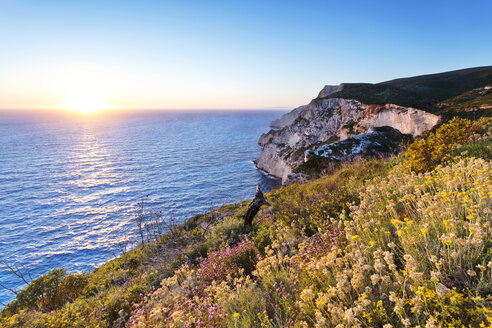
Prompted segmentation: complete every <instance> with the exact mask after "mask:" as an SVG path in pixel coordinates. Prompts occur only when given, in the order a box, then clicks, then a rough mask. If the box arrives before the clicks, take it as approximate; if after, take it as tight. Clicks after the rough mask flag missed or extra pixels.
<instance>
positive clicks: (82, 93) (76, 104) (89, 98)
mask: <svg viewBox="0 0 492 328" xmlns="http://www.w3.org/2000/svg"><path fill="white" fill-rule="evenodd" d="M60 107H61V108H63V109H67V110H72V111H76V112H79V113H82V114H89V113H94V112H98V111H101V110H107V109H112V108H114V107H113V106H110V105H108V104H106V103H105V102H104V101H103V100H102V97H101V96H100V95H99V94H98V93H97V92H94V91H91V90H77V92H73V93H72V94H71V95H70V97H69V101H68V102H67V103H66V104H64V105H62V106H60Z"/></svg>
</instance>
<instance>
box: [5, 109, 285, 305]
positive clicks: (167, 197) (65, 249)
mask: <svg viewBox="0 0 492 328" xmlns="http://www.w3.org/2000/svg"><path fill="white" fill-rule="evenodd" d="M281 114H282V112H279V111H242V112H238V111H215V112H206V113H205V112H125V113H122V112H121V113H108V114H105V115H104V116H102V115H98V116H86V117H85V116H80V117H74V116H73V115H66V114H65V115H60V114H59V113H47V112H30V113H27V112H22V113H19V112H12V111H5V112H0V232H1V233H0V259H3V260H5V261H6V262H7V263H9V264H15V265H18V266H19V267H23V268H25V270H29V271H30V273H31V275H32V277H33V278H35V277H37V276H39V275H41V274H44V273H47V272H48V271H49V270H50V269H53V268H60V267H64V268H66V269H67V270H68V271H69V272H75V271H83V270H86V271H90V270H92V269H93V268H95V267H96V266H99V265H101V264H102V263H104V262H105V261H107V260H109V259H111V258H112V257H113V256H114V255H113V254H114V252H116V251H117V250H118V247H117V244H118V243H119V242H121V241H123V240H125V239H127V238H129V237H131V236H132V235H133V234H134V233H135V223H134V221H133V220H132V218H133V217H134V215H135V212H136V209H137V206H136V204H137V203H138V202H139V201H140V200H141V199H142V197H144V196H146V195H149V196H148V199H147V200H146V203H147V206H148V207H149V208H151V209H155V210H160V211H162V213H163V216H167V215H174V217H175V218H176V219H177V220H180V221H183V220H184V219H186V218H187V217H189V216H191V215H193V214H198V213H203V212H206V211H207V210H208V209H210V208H211V207H215V206H218V205H221V204H222V203H224V202H225V203H231V202H236V201H240V200H245V199H249V198H252V197H253V195H254V192H255V186H256V184H260V185H261V186H262V187H263V189H265V190H269V189H271V188H274V187H278V184H279V183H278V181H277V180H275V179H272V178H270V177H268V176H266V175H264V174H263V173H262V172H260V171H258V170H257V169H256V168H255V166H254V164H253V162H252V160H254V159H255V158H256V157H257V156H258V155H259V152H260V149H259V146H258V145H257V140H258V137H259V136H260V134H261V133H263V132H265V131H268V125H269V123H270V121H272V120H273V119H276V118H278V117H279V116H280V115H281ZM0 282H1V283H2V284H3V285H7V286H9V287H12V288H21V287H23V284H22V282H21V281H20V279H18V278H16V277H15V276H13V275H12V274H10V273H9V272H8V270H6V269H5V268H2V269H1V270H0ZM12 298H13V295H10V294H9V293H7V292H6V291H5V290H2V289H0V301H1V302H3V303H5V302H7V301H9V300H11V299H12Z"/></svg>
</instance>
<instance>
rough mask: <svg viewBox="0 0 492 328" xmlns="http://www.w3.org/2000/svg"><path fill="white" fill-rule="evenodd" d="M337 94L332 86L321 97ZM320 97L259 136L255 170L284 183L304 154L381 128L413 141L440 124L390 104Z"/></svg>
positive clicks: (433, 118)
mask: <svg viewBox="0 0 492 328" xmlns="http://www.w3.org/2000/svg"><path fill="white" fill-rule="evenodd" d="M339 87H340V86H337V88H339ZM336 90H337V89H335V88H334V87H333V86H326V87H325V88H323V90H322V91H321V92H320V95H321V96H323V97H325V96H326V94H330V92H337V91H336ZM323 97H319V98H316V99H314V100H312V101H311V102H310V103H309V104H308V105H305V106H301V107H298V108H296V110H295V111H293V112H291V113H290V114H291V115H288V116H286V115H287V114H286V115H284V116H283V117H285V118H284V119H283V120H282V118H281V119H280V120H277V121H279V122H277V123H276V124H275V126H276V127H278V128H279V129H278V130H270V131H269V132H268V133H266V134H263V135H261V137H260V139H259V141H258V143H259V144H260V146H261V147H262V152H261V155H260V157H259V158H258V159H257V160H256V165H257V166H258V168H260V169H262V170H264V171H266V172H267V173H269V174H271V175H274V176H277V177H279V178H282V179H283V180H285V179H286V177H287V175H289V174H290V173H292V170H293V168H295V167H296V166H298V165H299V164H301V163H302V162H303V159H304V152H305V151H306V150H310V149H315V148H317V147H319V146H321V145H323V144H328V143H332V142H336V141H340V140H343V139H346V138H348V137H350V136H354V135H359V134H364V133H367V132H368V131H369V129H370V128H373V127H381V126H389V127H392V128H394V129H397V130H399V131H400V132H401V133H403V134H410V135H412V136H414V137H415V136H418V135H420V134H422V132H423V131H426V130H429V129H431V128H432V127H433V126H434V125H436V124H437V123H438V121H439V116H436V115H433V114H430V113H427V112H425V111H422V110H419V109H415V108H410V107H404V106H398V105H393V104H384V105H374V104H373V105H367V104H363V103H361V102H359V101H357V100H353V99H342V98H323Z"/></svg>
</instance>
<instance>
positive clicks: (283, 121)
mask: <svg viewBox="0 0 492 328" xmlns="http://www.w3.org/2000/svg"><path fill="white" fill-rule="evenodd" d="M304 108H306V106H305V105H303V106H299V107H297V108H294V109H293V110H291V111H290V112H288V113H286V114H284V115H282V116H281V117H280V118H279V119H276V120H273V121H272V122H271V123H270V127H271V128H274V129H281V128H283V127H284V126H287V125H291V124H292V123H293V122H294V121H295V120H296V118H297V116H299V113H300V112H302V111H303V110H304Z"/></svg>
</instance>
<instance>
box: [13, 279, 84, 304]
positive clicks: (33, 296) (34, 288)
mask: <svg viewBox="0 0 492 328" xmlns="http://www.w3.org/2000/svg"><path fill="white" fill-rule="evenodd" d="M86 285H87V276H86V275H85V274H70V275H67V274H66V271H65V269H54V270H51V271H50V272H49V273H47V274H45V275H42V276H41V277H39V278H37V279H35V280H33V281H32V282H31V283H30V284H29V285H28V286H27V287H26V288H24V289H23V290H21V291H20V292H19V293H18V294H17V297H16V299H15V301H14V304H12V305H13V306H14V307H16V308H20V309H32V310H38V311H42V312H47V311H52V310H56V309H58V308H60V307H61V306H63V305H64V304H65V303H67V302H73V301H74V300H75V299H76V298H77V297H79V296H80V295H81V294H82V292H83V290H84V288H85V286H86ZM12 305H11V306H12Z"/></svg>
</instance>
